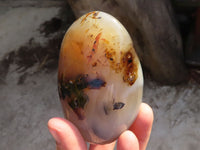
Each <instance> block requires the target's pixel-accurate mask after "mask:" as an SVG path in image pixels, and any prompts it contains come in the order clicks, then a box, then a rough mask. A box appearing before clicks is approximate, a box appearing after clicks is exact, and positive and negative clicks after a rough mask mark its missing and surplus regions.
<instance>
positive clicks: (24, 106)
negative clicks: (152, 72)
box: [0, 2, 200, 150]
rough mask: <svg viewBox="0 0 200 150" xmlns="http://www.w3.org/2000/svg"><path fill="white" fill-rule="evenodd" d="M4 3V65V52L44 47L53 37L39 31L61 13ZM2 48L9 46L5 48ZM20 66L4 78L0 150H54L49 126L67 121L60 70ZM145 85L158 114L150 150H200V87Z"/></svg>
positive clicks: (12, 67)
mask: <svg viewBox="0 0 200 150" xmlns="http://www.w3.org/2000/svg"><path fill="white" fill-rule="evenodd" d="M1 3H2V2H0V11H2V10H4V12H3V13H0V18H4V21H3V22H2V21H1V22H0V28H1V30H0V39H1V40H0V42H1V43H0V45H1V47H0V62H1V61H2V59H3V58H5V55H6V53H9V52H11V51H17V50H18V49H19V48H20V47H21V46H24V44H25V43H27V42H28V41H29V40H30V38H34V39H35V40H36V41H40V43H42V45H45V44H46V41H48V40H49V38H51V37H52V36H53V35H50V36H48V37H45V36H44V35H43V34H40V32H39V30H37V29H39V28H40V25H41V24H43V23H44V22H46V21H47V20H51V19H52V18H53V17H56V16H57V14H58V10H59V9H60V8H55V7H49V8H46V7H45V8H40V9H39V8H37V7H35V6H34V7H29V9H28V11H27V7H18V8H12V10H9V9H7V7H1ZM1 8H2V9H1ZM8 10H9V11H8ZM16 12H20V13H16ZM33 14H34V15H33ZM24 16H26V17H24ZM13 18H20V19H21V20H20V22H18V23H20V26H19V24H17V21H19V19H13ZM27 18H29V21H27ZM34 18H35V19H34ZM21 28H23V29H24V31H26V32H27V31H30V32H29V34H28V35H27V34H25V33H23V32H19V29H21ZM11 29H12V32H10V31H11ZM20 31H23V30H20ZM24 34H25V35H24ZM40 39H43V40H40ZM9 41H11V42H12V44H9V43H8V42H9ZM2 43H7V44H4V46H3V44H2ZM17 67H18V65H17V64H11V65H10V67H9V68H8V73H7V74H6V75H5V77H1V78H0V89H1V90H0V120H1V121H0V137H1V140H0V149H2V150H12V149H14V150H15V149H19V150H24V149H27V150H36V149H38V150H39V149H45V150H52V149H55V142H54V140H53V138H52V137H51V135H50V133H49V132H48V128H47V122H48V120H49V119H50V118H51V117H63V113H62V108H61V104H60V102H59V98H58V92H57V70H56V69H54V70H47V71H48V72H46V71H44V70H40V71H36V70H37V68H38V63H35V64H34V65H33V66H32V67H29V68H27V69H26V70H25V71H23V70H21V71H19V70H16V69H17ZM1 69H2V68H0V70H1ZM4 69H5V68H4ZM4 71H6V70H4ZM0 76H1V74H0ZM144 83H145V84H144V85H145V87H144V101H145V102H147V103H148V104H150V105H151V106H152V107H153V109H154V114H155V121H154V126H153V131H152V135H151V139H150V142H149V145H148V148H147V150H159V149H162V150H169V149H170V150H178V149H181V150H188V149H199V147H200V143H199V141H200V129H199V124H200V101H199V97H200V85H198V84H196V83H192V82H190V83H188V84H184V85H180V86H161V85H158V84H156V83H154V82H152V81H149V80H146V81H145V82H144Z"/></svg>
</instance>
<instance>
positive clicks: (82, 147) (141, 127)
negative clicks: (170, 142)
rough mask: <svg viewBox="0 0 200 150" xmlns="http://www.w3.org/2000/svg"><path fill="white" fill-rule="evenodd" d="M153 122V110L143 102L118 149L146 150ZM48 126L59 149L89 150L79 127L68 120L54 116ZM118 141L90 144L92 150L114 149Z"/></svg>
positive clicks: (118, 144)
mask: <svg viewBox="0 0 200 150" xmlns="http://www.w3.org/2000/svg"><path fill="white" fill-rule="evenodd" d="M152 124H153V111H152V109H151V108H150V107H149V106H148V105H147V104H145V103H142V104H141V106H140V110H139V113H138V116H137V118H136V120H135V121H134V123H133V124H132V125H131V127H130V128H129V130H127V131H125V132H123V133H122V134H121V135H120V136H119V138H118V142H117V150H145V149H146V146H147V143H148V141H149V137H150V133H151V128H152ZM48 128H49V131H50V132H51V134H52V136H53V137H54V139H55V140H56V144H57V150H87V145H86V143H85V141H84V139H83V137H82V136H81V134H80V132H79V131H78V129H77V128H76V127H75V126H74V125H73V124H72V123H71V122H69V121H68V120H65V119H62V118H52V119H50V120H49V122H48ZM115 143H116V141H114V142H112V143H110V144H105V145H94V144H90V150H112V149H113V148H114V146H115Z"/></svg>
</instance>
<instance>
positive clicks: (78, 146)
mask: <svg viewBox="0 0 200 150" xmlns="http://www.w3.org/2000/svg"><path fill="white" fill-rule="evenodd" d="M48 128H49V131H50V133H51V134H52V136H53V138H54V139H55V141H56V145H57V150H69V149H70V150H87V146H86V143H85V141H84V139H83V137H82V136H81V134H80V132H79V131H78V129H77V128H76V127H75V126H74V125H73V124H72V123H71V122H69V121H68V120H65V119H63V118H52V119H50V120H49V122H48Z"/></svg>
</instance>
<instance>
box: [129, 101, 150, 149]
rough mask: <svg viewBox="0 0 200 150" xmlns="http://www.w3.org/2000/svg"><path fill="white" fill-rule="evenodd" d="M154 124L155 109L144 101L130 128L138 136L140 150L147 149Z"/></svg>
mask: <svg viewBox="0 0 200 150" xmlns="http://www.w3.org/2000/svg"><path fill="white" fill-rule="evenodd" d="M152 124H153V110H152V109H151V107H150V106H149V105H147V104H145V103H142V104H141V106H140V111H139V113H138V115H137V118H136V120H135V121H134V123H133V124H132V125H131V127H130V130H131V131H133V133H135V135H136V137H137V138H138V141H139V147H140V150H145V149H146V147H147V143H148V141H149V137H150V134H151V129H152Z"/></svg>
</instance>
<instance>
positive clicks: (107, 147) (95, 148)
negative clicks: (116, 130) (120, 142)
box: [90, 141, 116, 150]
mask: <svg viewBox="0 0 200 150" xmlns="http://www.w3.org/2000/svg"><path fill="white" fill-rule="evenodd" d="M115 143H116V142H115V141H114V142H112V143H109V144H104V145H95V144H91V145H90V150H112V149H114V147H115Z"/></svg>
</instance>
